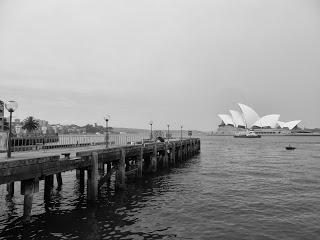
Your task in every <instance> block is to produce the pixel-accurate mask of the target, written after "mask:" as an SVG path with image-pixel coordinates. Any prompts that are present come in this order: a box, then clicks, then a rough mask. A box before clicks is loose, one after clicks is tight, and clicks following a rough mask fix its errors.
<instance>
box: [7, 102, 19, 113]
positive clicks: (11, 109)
mask: <svg viewBox="0 0 320 240" xmlns="http://www.w3.org/2000/svg"><path fill="white" fill-rule="evenodd" d="M5 107H6V109H7V110H8V111H9V112H14V111H15V110H16V109H17V108H18V103H17V102H15V101H8V102H6V103H5Z"/></svg>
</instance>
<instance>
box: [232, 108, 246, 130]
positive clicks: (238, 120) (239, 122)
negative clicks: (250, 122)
mask: <svg viewBox="0 0 320 240" xmlns="http://www.w3.org/2000/svg"><path fill="white" fill-rule="evenodd" d="M230 114H231V116H232V120H233V122H234V124H235V126H236V127H245V126H246V123H245V122H244V119H243V116H242V114H241V113H239V112H238V111H235V110H230Z"/></svg>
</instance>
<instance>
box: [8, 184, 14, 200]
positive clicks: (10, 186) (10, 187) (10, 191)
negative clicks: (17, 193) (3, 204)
mask: <svg viewBox="0 0 320 240" xmlns="http://www.w3.org/2000/svg"><path fill="white" fill-rule="evenodd" d="M7 191H8V195H7V196H8V197H13V195H14V182H10V183H7Z"/></svg>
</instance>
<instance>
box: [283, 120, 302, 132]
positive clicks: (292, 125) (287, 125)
mask: <svg viewBox="0 0 320 240" xmlns="http://www.w3.org/2000/svg"><path fill="white" fill-rule="evenodd" d="M300 122H301V120H295V121H290V122H286V123H285V124H284V126H283V128H288V129H289V130H292V129H294V128H295V127H296V126H297V125H298V124H299V123H300Z"/></svg>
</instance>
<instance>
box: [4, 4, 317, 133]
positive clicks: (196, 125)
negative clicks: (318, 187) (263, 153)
mask: <svg viewBox="0 0 320 240" xmlns="http://www.w3.org/2000/svg"><path fill="white" fill-rule="evenodd" d="M0 98H1V99H3V100H16V101H17V102H18V103H19V109H18V110H17V112H16V113H15V116H16V117H18V118H22V119H23V118H25V117H26V116H28V115H33V116H35V117H37V118H40V119H47V120H49V121H50V122H51V123H76V124H80V125H83V124H86V123H94V122H97V123H99V124H103V123H104V120H103V117H104V114H105V113H109V114H110V115H111V121H110V124H111V125H112V126H122V127H136V128H148V122H149V120H151V119H152V120H153V121H154V127H155V128H157V129H161V128H165V126H166V124H167V123H170V124H171V126H172V128H179V126H180V125H181V124H182V125H183V126H184V128H186V129H199V130H209V131H210V130H214V129H216V128H217V125H218V124H219V122H220V120H219V118H218V117H217V114H218V113H224V112H227V110H228V109H237V107H236V103H238V102H241V103H245V104H247V105H249V106H252V107H253V108H254V109H256V110H257V112H258V113H259V114H260V115H266V114H271V113H278V114H281V120H282V121H289V120H295V119H301V120H303V122H302V125H303V126H307V127H320V108H319V103H320V1H319V0H208V1H203V0H197V1H195V0H193V1H191V0H144V1H142V0H134V1H132V0H127V1H121V0H117V1H102V0H101V1H94V0H68V1H66V0H29V1H23V0H21V1H17V0H1V1H0Z"/></svg>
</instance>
